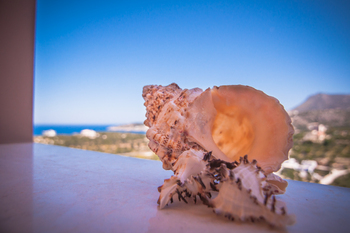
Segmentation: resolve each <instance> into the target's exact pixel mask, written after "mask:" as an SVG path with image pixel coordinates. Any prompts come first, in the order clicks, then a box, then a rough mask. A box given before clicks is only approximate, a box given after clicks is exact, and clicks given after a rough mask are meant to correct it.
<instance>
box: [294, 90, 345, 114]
mask: <svg viewBox="0 0 350 233" xmlns="http://www.w3.org/2000/svg"><path fill="white" fill-rule="evenodd" d="M325 109H344V110H350V95H327V94H317V95H313V96H310V97H309V98H308V99H307V100H306V101H305V102H304V103H302V104H301V105H299V106H298V107H296V108H295V109H293V110H298V112H307V111H311V110H325Z"/></svg>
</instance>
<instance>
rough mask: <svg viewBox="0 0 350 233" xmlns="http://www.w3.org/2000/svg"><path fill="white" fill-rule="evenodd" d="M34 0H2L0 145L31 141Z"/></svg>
mask: <svg viewBox="0 0 350 233" xmlns="http://www.w3.org/2000/svg"><path fill="white" fill-rule="evenodd" d="M35 6H36V2H35V0H0V144H2V143H19V142H32V138H33V64H34V31H35Z"/></svg>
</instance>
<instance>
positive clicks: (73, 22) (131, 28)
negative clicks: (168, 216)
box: [34, 0, 350, 124]
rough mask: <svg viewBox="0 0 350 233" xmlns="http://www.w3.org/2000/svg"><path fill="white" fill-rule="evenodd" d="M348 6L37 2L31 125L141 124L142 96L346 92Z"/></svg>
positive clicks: (301, 96)
mask: <svg viewBox="0 0 350 233" xmlns="http://www.w3.org/2000/svg"><path fill="white" fill-rule="evenodd" d="M348 12H350V1H346V0H345V1H334V0H332V1H322V0H317V1H273V0H269V1H132V0H129V1H103V0H98V1H97V0H96V1H89V0H84V1H73V0H70V1H65V0H60V1H48V0H47V1H43V0H37V19H36V44H35V81H34V124H124V123H133V122H143V121H144V119H145V116H144V115H145V107H144V106H143V99H142V96H141V94H142V87H143V86H144V85H149V84H160V85H168V84H170V83H172V82H176V83H177V84H178V85H179V86H180V87H182V88H194V87H200V88H202V89H206V88H208V87H213V86H219V85H230V84H243V85H249V86H253V87H255V88H257V89H260V90H262V91H264V92H265V93H266V94H268V95H271V96H274V97H276V98H277V99H279V100H280V102H281V103H282V104H283V105H284V106H285V108H286V110H290V109H292V108H294V107H296V106H297V105H299V104H301V103H302V102H303V101H304V100H305V99H306V98H307V97H308V96H310V95H313V94H316V93H321V92H322V93H329V94H339V93H340V94H349V93H350V14H349V13H348Z"/></svg>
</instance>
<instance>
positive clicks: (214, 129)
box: [142, 83, 295, 226]
mask: <svg viewBox="0 0 350 233" xmlns="http://www.w3.org/2000/svg"><path fill="white" fill-rule="evenodd" d="M142 96H143V98H144V100H145V104H144V105H145V106H146V117H147V119H146V120H145V122H144V123H145V125H146V126H148V127H149V129H148V131H147V133H146V136H147V138H148V139H149V147H150V148H151V149H152V150H153V151H154V153H155V154H157V155H158V157H159V159H160V160H161V161H162V163H163V168H164V169H167V170H172V171H173V172H174V175H173V176H172V177H170V178H169V179H166V180H164V184H163V185H162V186H160V187H159V188H158V191H159V192H160V196H159V199H158V204H159V207H160V209H161V208H164V207H165V206H166V205H168V204H169V203H172V202H173V201H174V200H173V197H175V196H177V197H178V200H179V201H184V202H187V201H188V200H190V199H192V200H193V201H194V202H197V200H198V199H199V200H200V201H201V202H202V203H203V204H205V205H207V206H208V207H211V208H213V209H214V212H216V213H217V214H222V215H224V216H226V217H228V218H229V219H231V220H232V219H237V220H239V221H247V220H249V221H258V220H262V219H263V220H264V221H266V222H268V223H269V224H270V225H273V226H285V225H290V224H293V223H294V220H295V219H294V217H293V216H292V215H288V214H286V207H285V206H284V204H283V203H282V202H280V201H276V198H275V196H274V194H282V193H284V192H285V189H286V187H287V185H288V183H287V182H286V181H284V180H283V179H281V178H280V177H278V176H277V175H275V174H274V173H273V172H274V171H277V170H278V169H279V168H280V166H281V163H282V162H283V161H284V160H286V159H288V151H289V150H290V148H291V147H292V144H293V142H292V136H293V133H294V129H293V127H292V125H291V120H290V118H289V116H288V114H287V113H286V111H285V110H284V108H283V106H282V105H281V104H280V103H279V102H278V100H277V99H275V98H273V97H270V96H268V95H266V94H265V93H263V92H262V91H258V90H256V89H254V88H252V87H248V86H242V85H231V86H221V87H214V88H212V89H210V88H208V89H207V90H205V91H203V90H201V89H199V88H194V89H190V90H188V89H184V90H183V89H181V88H180V87H179V86H178V85H177V84H175V83H173V84H170V85H168V86H161V85H149V86H145V87H144V89H143V95H142ZM248 157H249V160H250V161H252V162H249V161H248Z"/></svg>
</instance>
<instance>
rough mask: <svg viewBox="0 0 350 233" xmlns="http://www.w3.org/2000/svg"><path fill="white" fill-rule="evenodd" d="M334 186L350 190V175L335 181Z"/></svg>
mask: <svg viewBox="0 0 350 233" xmlns="http://www.w3.org/2000/svg"><path fill="white" fill-rule="evenodd" d="M332 185H335V186H340V187H347V188H350V173H348V174H347V175H345V176H341V177H339V178H337V179H335V180H334V181H333V183H332Z"/></svg>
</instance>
